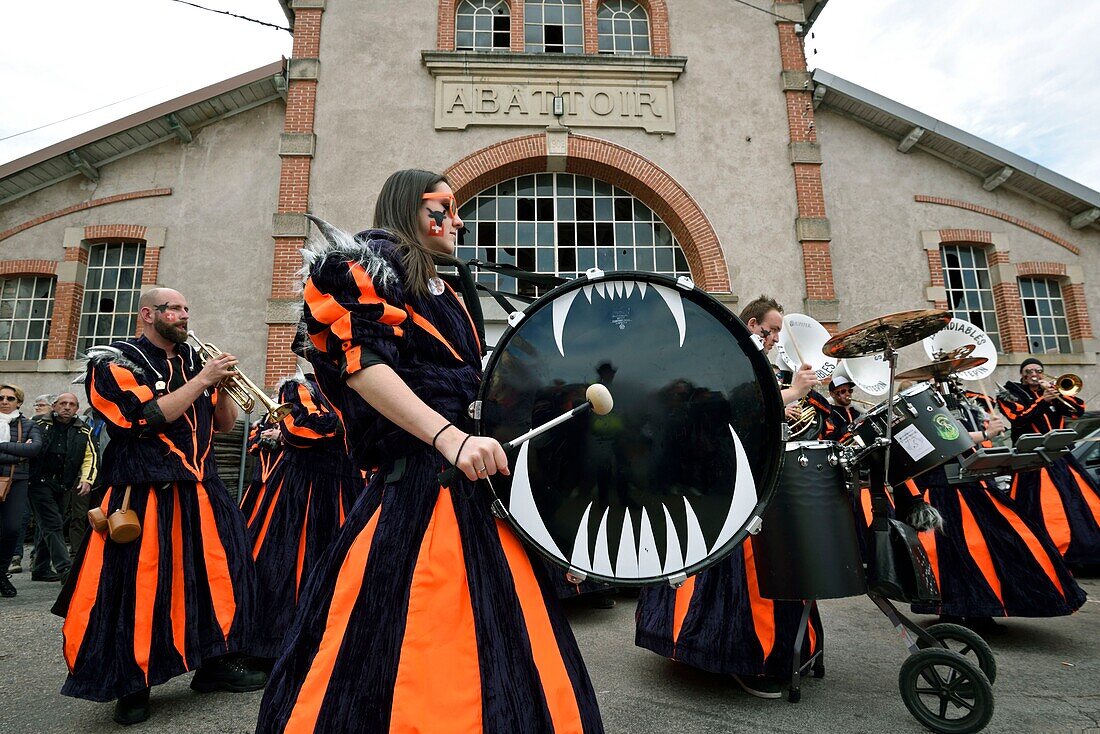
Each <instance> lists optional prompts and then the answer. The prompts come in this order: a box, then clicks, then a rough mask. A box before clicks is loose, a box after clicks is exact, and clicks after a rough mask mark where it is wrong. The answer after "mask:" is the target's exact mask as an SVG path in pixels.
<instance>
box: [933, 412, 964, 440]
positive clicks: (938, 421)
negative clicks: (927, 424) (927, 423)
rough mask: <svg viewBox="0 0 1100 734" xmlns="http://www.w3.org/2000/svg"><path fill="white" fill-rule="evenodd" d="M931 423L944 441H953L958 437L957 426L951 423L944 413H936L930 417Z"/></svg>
mask: <svg viewBox="0 0 1100 734" xmlns="http://www.w3.org/2000/svg"><path fill="white" fill-rule="evenodd" d="M932 425H933V426H935V428H936V433H938V434H939V435H940V438H942V439H943V440H944V441H954V440H955V439H956V438H958V437H959V427H958V426H957V425H955V424H954V423H952V422H951V419H950V418H948V417H947V416H946V415H937V416H935V417H934V418H932Z"/></svg>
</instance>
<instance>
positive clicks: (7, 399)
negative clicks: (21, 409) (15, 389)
mask: <svg viewBox="0 0 1100 734" xmlns="http://www.w3.org/2000/svg"><path fill="white" fill-rule="evenodd" d="M16 402H19V398H17V397H15V396H14V395H0V403H16Z"/></svg>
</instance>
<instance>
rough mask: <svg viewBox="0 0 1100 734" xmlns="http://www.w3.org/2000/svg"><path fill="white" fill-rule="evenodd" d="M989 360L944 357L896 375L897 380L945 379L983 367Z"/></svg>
mask: <svg viewBox="0 0 1100 734" xmlns="http://www.w3.org/2000/svg"><path fill="white" fill-rule="evenodd" d="M987 361H988V360H987V359H986V358H985V357H969V358H966V359H943V360H940V361H939V362H933V363H931V364H926V365H923V366H921V367H914V368H913V369H911V370H906V371H905V372H902V373H901V374H898V375H894V379H895V380H943V379H945V378H946V377H947V376H948V375H954V374H956V373H958V372H965V371H966V370H972V369H974V368H975V367H981V366H982V365H983V364H985V363H986V362H987Z"/></svg>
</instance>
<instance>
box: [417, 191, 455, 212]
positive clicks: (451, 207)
mask: <svg viewBox="0 0 1100 734" xmlns="http://www.w3.org/2000/svg"><path fill="white" fill-rule="evenodd" d="M420 198H421V199H423V200H424V201H438V202H439V203H440V204H442V205H443V211H444V212H446V213H447V216H448V217H451V218H454V217H456V216H458V204H456V203H455V197H454V194H447V193H443V192H438V193H428V194H424V195H423V196H422V197H420Z"/></svg>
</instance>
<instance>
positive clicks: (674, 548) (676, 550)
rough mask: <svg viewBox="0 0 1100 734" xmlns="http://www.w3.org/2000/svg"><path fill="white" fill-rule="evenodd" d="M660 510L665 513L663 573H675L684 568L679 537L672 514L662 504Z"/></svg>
mask: <svg viewBox="0 0 1100 734" xmlns="http://www.w3.org/2000/svg"><path fill="white" fill-rule="evenodd" d="M661 509H662V510H664V511H665V573H676V572H678V571H681V570H683V568H684V556H683V555H682V554H681V553H680V536H679V535H677V534H676V524H675V523H673V522H672V514H671V513H669V511H668V508H667V507H665V503H664V502H662V503H661Z"/></svg>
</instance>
